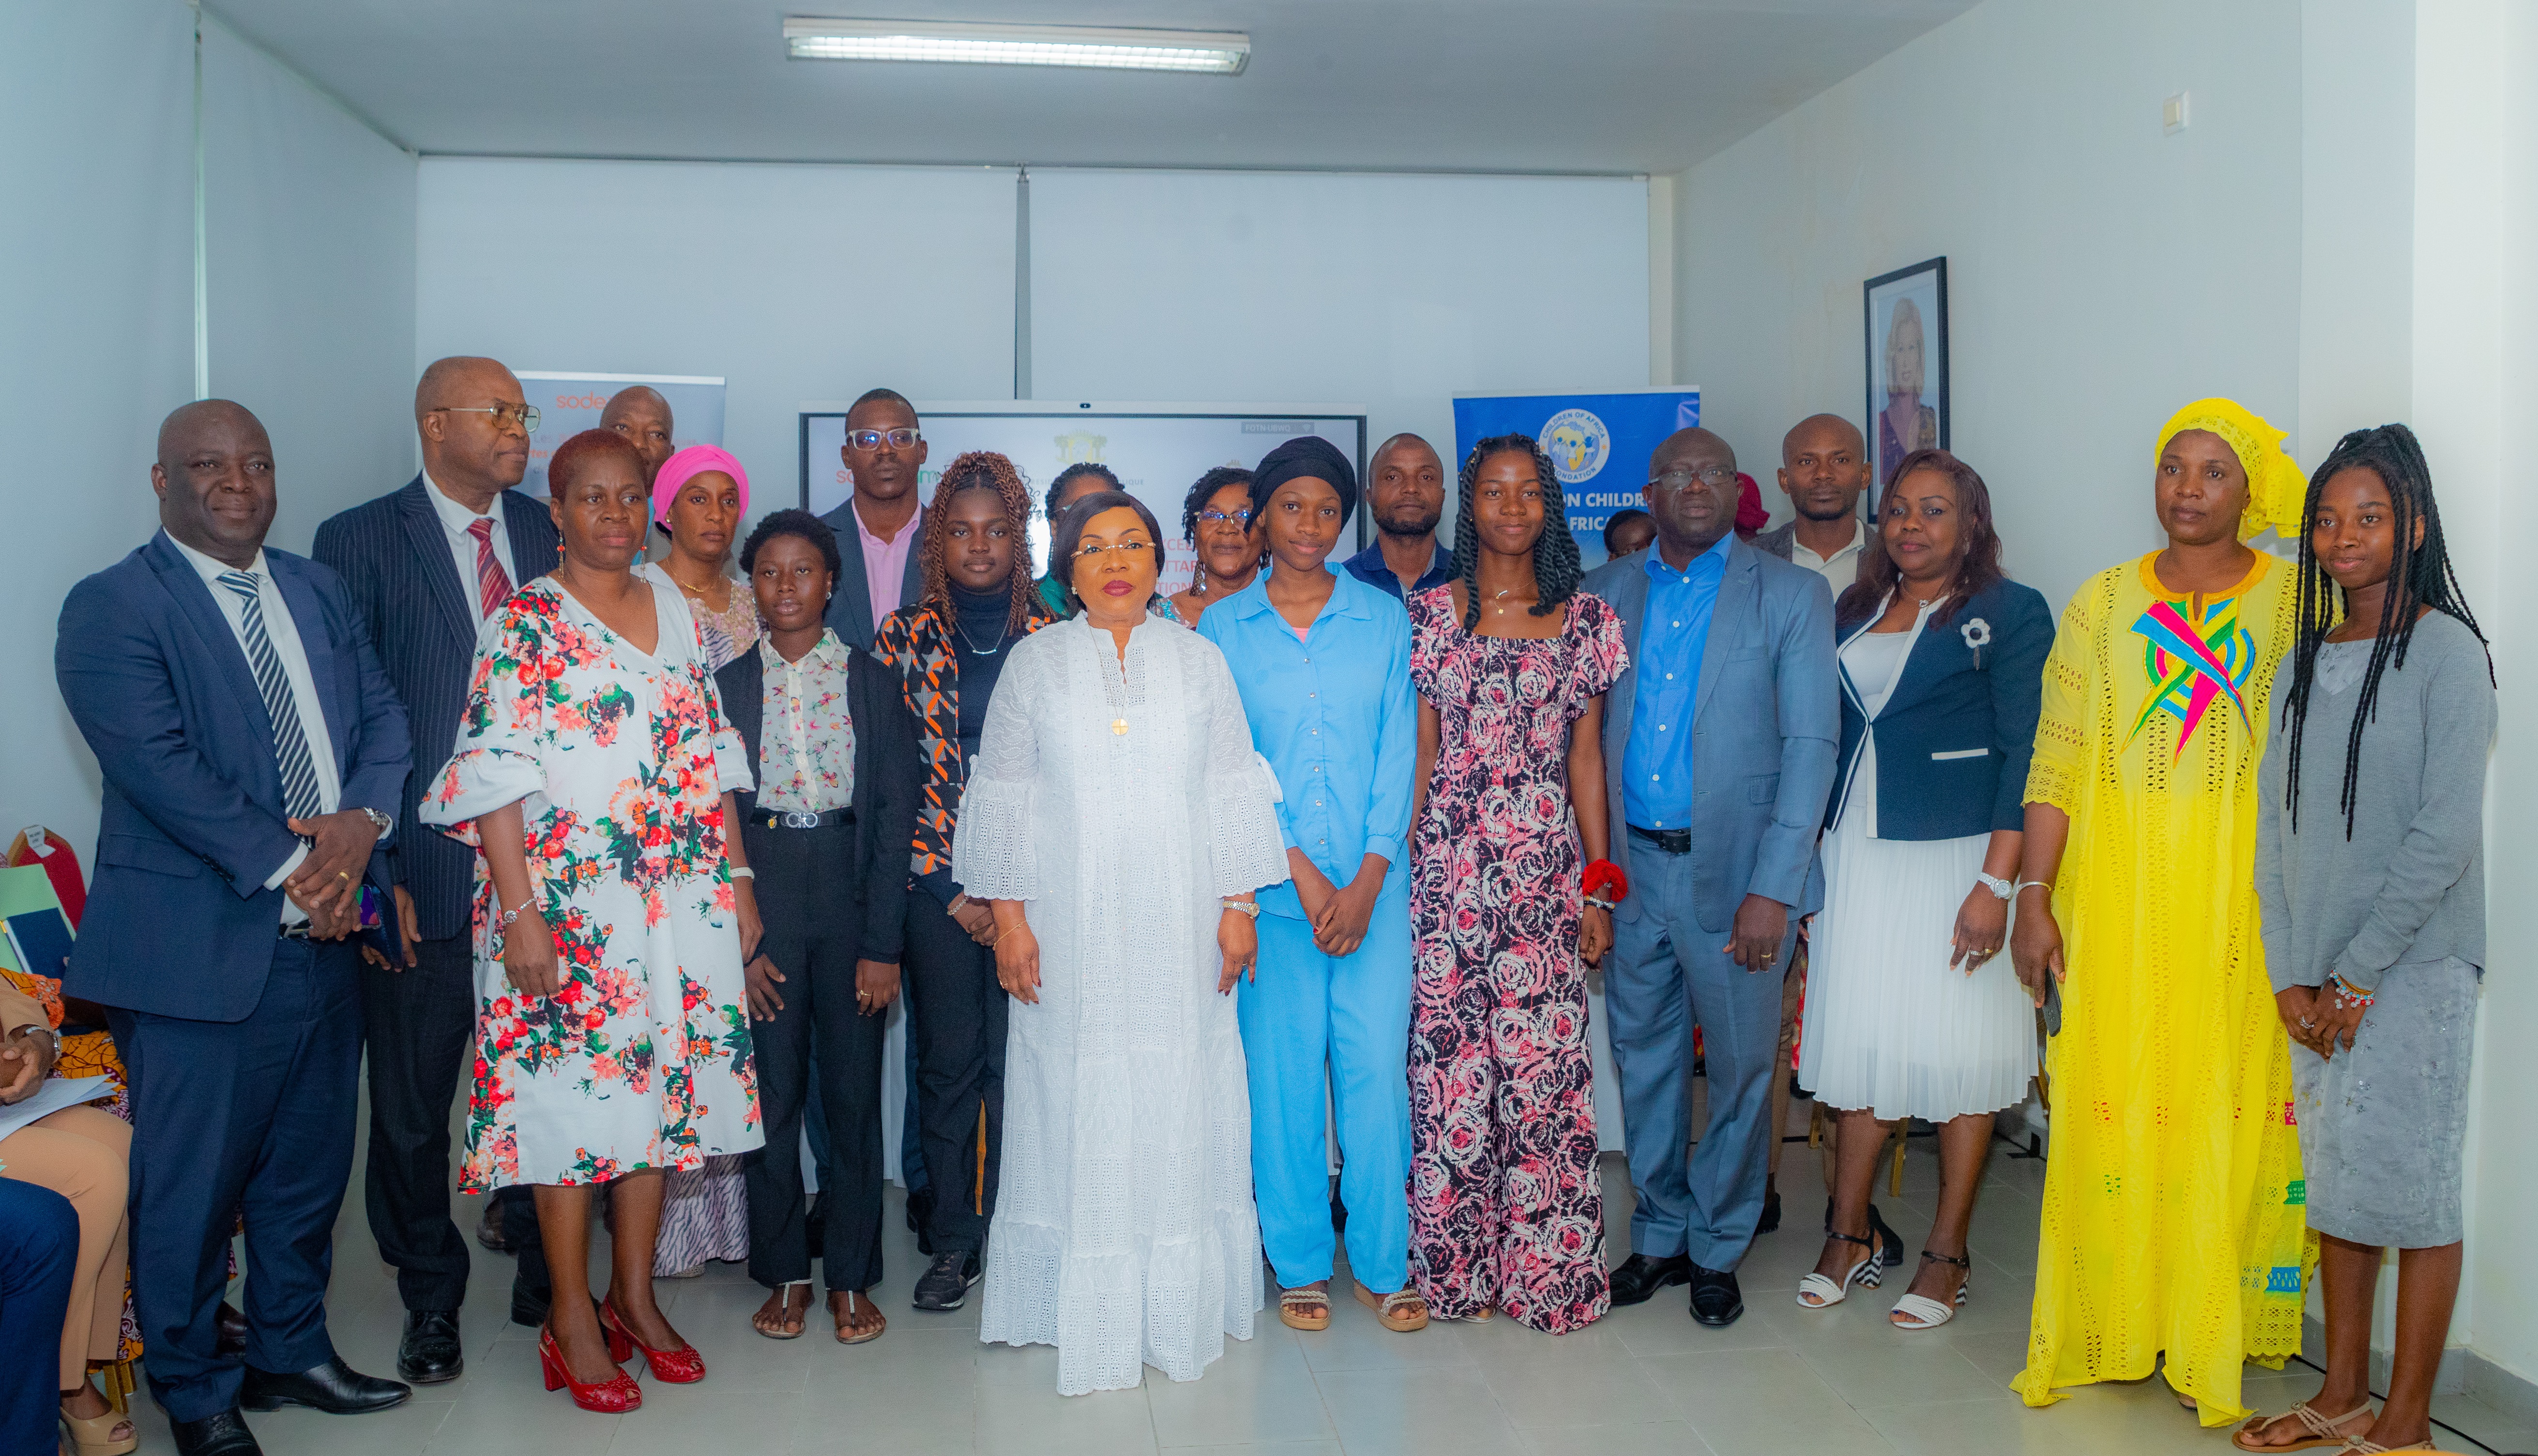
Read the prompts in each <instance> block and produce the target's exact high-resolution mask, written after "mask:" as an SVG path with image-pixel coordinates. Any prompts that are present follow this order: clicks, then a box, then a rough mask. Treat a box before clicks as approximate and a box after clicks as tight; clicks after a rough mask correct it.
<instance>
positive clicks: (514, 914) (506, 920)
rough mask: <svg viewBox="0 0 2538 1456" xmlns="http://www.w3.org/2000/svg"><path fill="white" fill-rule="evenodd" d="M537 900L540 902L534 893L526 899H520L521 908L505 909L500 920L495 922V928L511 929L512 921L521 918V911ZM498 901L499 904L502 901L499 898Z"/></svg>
mask: <svg viewBox="0 0 2538 1456" xmlns="http://www.w3.org/2000/svg"><path fill="white" fill-rule="evenodd" d="M537 902H538V897H537V896H536V895H534V894H532V895H530V896H529V897H528V898H527V899H524V900H522V901H520V904H519V908H518V909H513V910H505V911H503V912H502V917H501V919H500V920H497V921H495V922H494V928H495V929H496V930H508V929H510V928H511V922H512V921H514V920H517V919H519V918H520V915H521V913H522V912H523V911H525V910H527V909H528V907H529V906H531V905H533V904H536V903H537ZM496 903H498V904H499V903H501V901H499V900H498V901H496Z"/></svg>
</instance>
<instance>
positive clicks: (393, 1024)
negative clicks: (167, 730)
mask: <svg viewBox="0 0 2538 1456" xmlns="http://www.w3.org/2000/svg"><path fill="white" fill-rule="evenodd" d="M414 417H415V429H416V430H417V431H418V432H419V433H420V434H421V436H422V442H423V473H422V474H421V475H418V476H416V477H415V478H414V479H413V480H411V481H409V482H407V483H406V484H405V485H404V486H403V487H401V488H400V489H398V490H395V491H392V492H390V493H389V494H387V495H385V496H379V497H378V498H377V499H375V500H371V501H368V502H367V503H365V504H361V505H357V506H355V507H353V508H352V509H350V510H348V511H345V512H344V513H343V514H341V515H338V516H336V517H335V518H334V519H332V520H329V521H328V522H326V524H324V525H322V526H320V527H318V528H317V541H316V546H315V549H314V553H313V554H314V555H315V556H316V558H317V560H319V561H321V562H323V563H326V564H327V565H329V566H332V567H334V568H335V570H336V571H337V572H338V573H339V574H340V575H342V577H343V578H344V581H345V583H346V585H348V586H349V587H350V588H351V590H352V594H353V600H354V603H355V604H356V605H357V606H358V607H359V608H360V610H361V612H362V614H363V615H364V616H365V617H366V618H367V619H368V622H369V629H370V633H371V636H372V637H373V639H374V640H375V641H376V642H377V644H378V651H379V656H380V658H381V659H382V661H383V663H384V665H385V667H386V669H387V675H388V680H389V681H390V682H391V683H393V684H395V686H396V691H397V693H398V695H400V696H402V697H403V698H404V699H405V704H406V711H407V713H408V714H409V715H410V717H411V719H412V722H413V732H414V744H415V752H414V762H415V767H414V772H413V774H412V775H411V776H409V777H408V778H407V780H406V784H405V792H404V796H403V798H402V800H401V801H400V803H399V805H398V812H397V821H398V823H400V824H404V825H411V826H418V827H417V828H415V829H414V830H412V831H411V832H409V833H406V834H402V835H399V836H398V838H397V842H396V845H395V849H394V851H393V852H392V853H391V855H390V857H389V864H390V867H391V872H392V874H393V877H394V880H395V882H396V883H395V889H394V894H395V897H396V906H397V918H398V922H399V923H398V940H399V943H400V946H401V949H402V953H403V954H402V956H401V957H400V958H397V959H398V960H401V962H402V963H395V964H390V965H386V966H377V965H365V966H363V967H362V1019H363V1024H364V1029H365V1031H366V1033H367V1036H368V1038H369V1085H370V1155H369V1164H368V1166H367V1169H365V1173H364V1180H363V1192H364V1201H365V1203H366V1205H367V1210H368V1213H369V1219H370V1232H371V1234H372V1236H373V1237H375V1238H376V1239H377V1240H378V1244H379V1257H380V1258H381V1259H382V1260H384V1261H386V1262H387V1263H388V1264H390V1265H392V1266H394V1267H395V1269H396V1271H397V1292H398V1293H399V1294H400V1295H401V1296H402V1297H403V1298H404V1300H405V1306H406V1328H405V1336H404V1339H403V1340H402V1341H401V1342H400V1344H399V1345H398V1348H397V1368H398V1370H399V1371H400V1372H402V1374H403V1375H404V1377H405V1378H406V1379H408V1380H412V1381H416V1382H419V1383H428V1382H434V1381H441V1380H451V1379H455V1378H457V1376H458V1374H459V1372H460V1370H461V1369H462V1368H463V1361H462V1357H461V1355H460V1347H459V1341H458V1306H459V1304H460V1303H461V1302H462V1301H463V1300H464V1299H465V1297H466V1293H467V1263H468V1257H467V1241H466V1239H465V1238H464V1237H463V1236H461V1234H460V1233H459V1231H458V1227H457V1225H456V1224H453V1223H451V1222H450V1217H449V1107H450V1103H451V1101H452V1100H453V1099H454V1098H455V1097H456V1096H457V1093H458V1085H459V1073H460V1070H461V1069H462V1068H463V1067H465V1066H467V1065H468V1063H469V1060H470V1055H469V1046H470V1043H471V1042H472V1040H473V1038H474V1033H475V1029H476V981H475V975H476V971H475V957H474V951H473V946H472V941H471V938H470V933H469V907H470V901H471V899H472V897H473V895H474V893H475V872H476V852H475V851H474V850H473V849H470V848H469V847H467V846H466V845H464V844H461V843H459V842H458V841H457V840H455V839H451V838H447V837H445V836H443V835H440V834H436V833H434V832H433V831H432V830H430V829H428V828H422V827H419V826H421V824H422V819H421V817H420V816H419V815H418V814H417V812H416V806H417V804H418V803H419V802H420V800H421V799H422V797H423V794H424V792H425V791H426V790H427V789H428V788H429V787H430V786H431V784H432V781H433V779H434V776H435V775H436V774H437V773H438V772H439V769H440V765H441V764H442V763H443V762H445V761H447V760H448V757H449V752H450V748H451V746H452V745H453V744H455V743H456V742H457V741H458V716H459V712H460V709H461V708H462V707H464V706H465V703H466V700H467V681H468V676H469V672H470V669H471V667H472V665H473V664H474V662H475V657H476V636H477V628H478V626H479V625H480V624H481V623H483V621H484V620H485V618H486V617H487V616H488V615H490V614H491V613H493V612H494V611H495V610H496V609H497V608H499V607H500V605H501V602H502V600H503V599H504V598H506V597H508V596H509V595H510V594H511V592H512V590H513V589H515V588H516V587H518V586H520V585H522V584H524V583H525V582H528V581H530V580H533V579H535V578H537V577H539V576H543V575H545V574H546V573H547V572H548V571H549V570H551V569H552V568H553V567H554V566H555V563H556V553H557V542H556V529H555V522H554V520H553V519H552V518H551V517H550V516H549V514H548V512H547V504H546V502H545V501H543V500H538V499H534V498H532V497H530V496H524V495H522V494H520V493H519V492H517V491H515V490H512V489H511V487H513V486H516V485H518V484H519V483H520V477H521V475H522V474H523V473H524V472H525V471H526V470H527V468H528V461H529V433H530V431H531V430H535V429H536V428H537V414H536V412H535V411H534V410H531V409H529V408H528V405H527V401H526V400H525V399H524V398H523V397H522V396H521V393H520V381H519V380H518V379H516V378H513V377H512V375H511V371H510V370H509V369H507V368H504V367H503V366H502V365H501V364H497V363H496V362H494V361H493V360H490V359H464V358H461V359H444V360H441V361H439V362H438V363H436V364H433V365H432V366H431V367H430V368H427V369H425V370H424V371H423V381H422V383H421V384H419V385H418V386H417V387H416V389H415V395H414ZM505 1191H506V1192H509V1191H510V1190H505ZM518 1191H519V1192H520V1193H525V1192H526V1191H527V1190H526V1189H521V1190H518ZM504 1212H505V1214H506V1215H507V1217H506V1218H505V1219H504V1220H503V1223H504V1224H505V1227H506V1228H507V1230H508V1231H509V1232H510V1233H511V1234H512V1236H513V1237H515V1238H518V1239H520V1240H521V1244H520V1246H521V1261H520V1262H521V1270H520V1280H519V1283H518V1284H517V1285H515V1286H514V1289H513V1291H512V1307H513V1310H514V1317H515V1318H516V1317H517V1314H518V1313H520V1312H525V1311H524V1310H523V1305H524V1304H526V1305H528V1306H531V1307H536V1314H537V1315H538V1316H541V1317H542V1316H543V1314H544V1310H543V1308H542V1307H537V1306H543V1304H544V1303H545V1298H544V1291H545V1284H546V1279H545V1267H544V1260H543V1259H542V1258H540V1257H539V1256H538V1255H539V1250H540V1246H539V1244H538V1241H537V1238H536V1227H537V1222H536V1215H535V1213H534V1212H533V1211H532V1210H531V1209H530V1208H529V1207H528V1200H527V1199H526V1198H520V1199H519V1200H518V1201H517V1205H516V1206H513V1207H507V1208H505V1210H504Z"/></svg>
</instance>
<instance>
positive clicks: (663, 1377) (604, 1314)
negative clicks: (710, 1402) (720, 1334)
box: [599, 1294, 705, 1385]
mask: <svg viewBox="0 0 2538 1456" xmlns="http://www.w3.org/2000/svg"><path fill="white" fill-rule="evenodd" d="M599 1324H600V1328H602V1329H604V1330H606V1331H608V1338H609V1339H610V1340H611V1341H612V1342H614V1341H617V1340H624V1341H626V1342H627V1343H628V1344H629V1345H632V1346H633V1347H634V1349H636V1350H639V1351H641V1352H643V1358H644V1360H645V1361H646V1362H648V1363H649V1364H650V1365H651V1366H652V1378H653V1379H655V1380H658V1381H660V1382H661V1383H662V1384H664V1385H694V1384H696V1383H697V1382H698V1381H700V1380H702V1379H703V1378H705V1357H704V1352H703V1351H701V1350H699V1349H697V1348H696V1347H695V1346H693V1345H689V1346H684V1347H682V1348H681V1349H678V1350H654V1349H653V1348H652V1347H651V1346H649V1345H646V1344H644V1343H643V1342H642V1341H640V1340H637V1339H635V1338H634V1331H633V1330H631V1329H629V1328H628V1327H627V1325H626V1319H625V1316H623V1315H621V1314H619V1313H618V1312H617V1296H616V1295H614V1294H611V1295H609V1296H608V1298H607V1299H606V1301H604V1302H603V1303H601V1304H600V1306H599Z"/></svg>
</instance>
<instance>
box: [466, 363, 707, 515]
mask: <svg viewBox="0 0 2538 1456" xmlns="http://www.w3.org/2000/svg"><path fill="white" fill-rule="evenodd" d="M515 377H517V378H518V379H519V381H520V392H521V394H522V395H523V396H524V397H525V398H526V399H527V400H528V402H529V403H530V404H532V405H534V406H536V407H537V412H538V415H539V417H540V418H539V420H538V432H537V433H536V434H533V435H531V436H529V473H528V478H527V479H526V480H523V481H522V482H520V489H521V490H523V491H526V492H528V493H529V494H530V495H532V496H544V495H545V494H546V493H547V457H548V456H549V455H552V454H554V453H555V451H556V446H558V445H561V444H563V443H564V442H565V441H566V440H568V439H570V438H572V437H573V436H574V435H576V434H579V433H581V432H582V431H583V430H596V429H598V428H599V417H600V415H601V413H602V412H603V411H605V410H606V409H607V408H608V401H609V398H610V397H611V396H613V395H615V394H616V393H617V392H618V391H619V390H621V389H624V388H627V387H628V386H630V385H634V384H648V385H650V386H651V387H652V388H653V389H655V390H657V391H659V392H660V395H661V398H662V399H663V400H665V401H667V402H668V403H669V406H670V444H671V446H672V447H673V448H676V449H682V450H684V449H686V448H687V447H688V446H690V445H718V444H721V443H722V403H723V399H722V392H723V381H722V376H721V375H719V374H575V373H567V372H560V371H557V370H551V369H520V370H518V371H517V372H516V375H515Z"/></svg>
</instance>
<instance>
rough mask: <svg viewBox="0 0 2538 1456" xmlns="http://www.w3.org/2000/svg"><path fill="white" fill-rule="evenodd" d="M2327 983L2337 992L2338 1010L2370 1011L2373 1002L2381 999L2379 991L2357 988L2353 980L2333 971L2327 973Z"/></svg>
mask: <svg viewBox="0 0 2538 1456" xmlns="http://www.w3.org/2000/svg"><path fill="white" fill-rule="evenodd" d="M2326 984H2327V986H2328V987H2329V988H2330V989H2331V990H2333V991H2334V992H2335V1009H2336V1010H2337V1011H2356V1010H2359V1011H2369V1010H2370V1009H2371V1003H2372V1002H2374V1001H2377V1000H2378V999H2379V995H2378V993H2377V992H2375V991H2364V990H2360V989H2357V988H2356V987H2355V986H2354V984H2353V983H2352V982H2351V981H2348V980H2346V979H2345V978H2344V977H2342V976H2340V975H2336V974H2334V973H2333V972H2329V973H2328V974H2327V977H2326Z"/></svg>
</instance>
